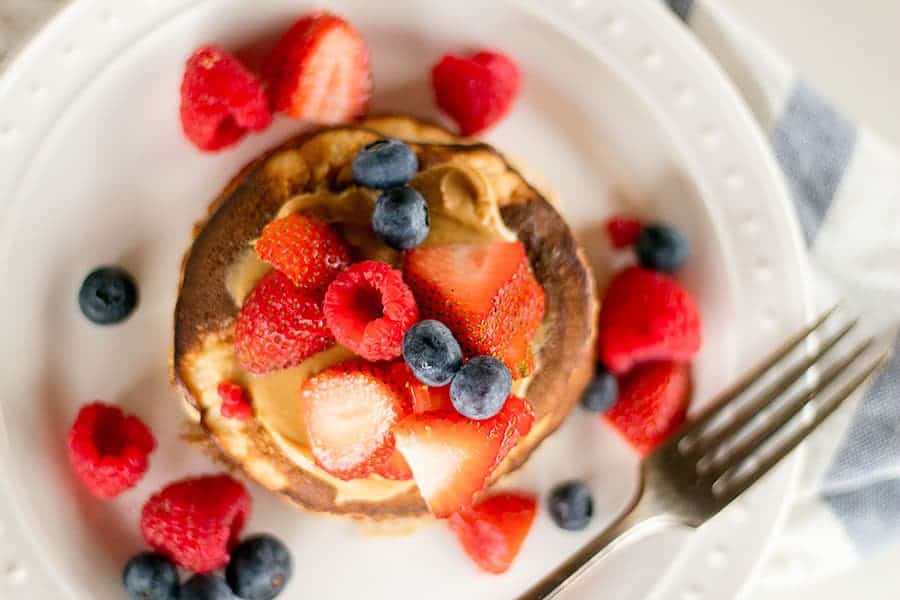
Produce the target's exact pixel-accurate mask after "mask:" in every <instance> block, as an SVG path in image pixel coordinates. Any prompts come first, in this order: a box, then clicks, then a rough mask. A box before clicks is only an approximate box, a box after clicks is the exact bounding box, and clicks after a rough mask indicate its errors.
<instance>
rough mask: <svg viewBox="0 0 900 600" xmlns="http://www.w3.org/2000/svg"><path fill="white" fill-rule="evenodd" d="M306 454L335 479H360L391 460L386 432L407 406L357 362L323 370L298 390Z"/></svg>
mask: <svg viewBox="0 0 900 600" xmlns="http://www.w3.org/2000/svg"><path fill="white" fill-rule="evenodd" d="M300 402H301V407H302V410H303V421H304V423H305V425H306V434H307V437H308V439H309V445H310V450H311V451H312V454H313V457H314V458H315V459H316V462H317V463H318V464H319V466H321V467H322V468H323V469H325V470H326V471H328V472H329V473H331V474H332V475H334V476H335V477H338V478H340V479H345V480H348V479H356V478H360V477H366V476H368V475H370V474H371V473H373V472H375V471H376V469H378V468H379V466H380V465H382V464H383V463H385V462H386V461H388V460H389V459H390V458H391V454H392V453H393V452H394V436H393V435H392V433H391V427H392V426H393V425H394V423H396V422H397V421H398V420H399V419H401V418H403V417H404V416H405V415H407V414H408V413H409V402H408V400H407V398H406V397H405V395H404V394H403V390H401V389H399V388H398V387H397V386H395V385H394V384H393V383H392V382H391V379H390V377H388V376H387V374H386V373H385V372H384V368H383V367H377V366H375V365H371V364H369V363H365V362H363V361H351V362H347V363H343V364H339V365H336V366H333V367H329V368H328V369H325V370H324V371H322V372H321V373H319V374H317V375H314V376H313V377H310V378H309V379H307V380H306V381H304V382H303V385H302V387H301V388H300Z"/></svg>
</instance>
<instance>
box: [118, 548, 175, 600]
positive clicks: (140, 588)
mask: <svg viewBox="0 0 900 600" xmlns="http://www.w3.org/2000/svg"><path fill="white" fill-rule="evenodd" d="M122 585H124V586H125V592H126V593H127V594H128V597H129V598H130V599H131V600H174V598H175V597H176V596H175V594H176V593H177V592H178V569H177V568H176V567H175V565H174V564H172V561H170V560H169V559H168V558H166V557H165V556H162V555H161V554H155V553H153V552H142V553H140V554H138V555H137V556H135V557H133V558H132V559H131V560H129V561H128V564H126V565H125V570H124V571H123V572H122Z"/></svg>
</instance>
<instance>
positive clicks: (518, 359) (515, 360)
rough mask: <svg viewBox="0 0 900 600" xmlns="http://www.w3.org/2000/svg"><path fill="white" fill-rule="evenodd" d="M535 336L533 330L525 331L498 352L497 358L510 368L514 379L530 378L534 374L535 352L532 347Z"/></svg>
mask: <svg viewBox="0 0 900 600" xmlns="http://www.w3.org/2000/svg"><path fill="white" fill-rule="evenodd" d="M534 334H535V331H532V330H531V329H523V330H522V331H521V332H520V333H519V334H518V335H516V336H515V337H514V338H513V339H511V340H510V341H509V343H508V344H507V345H506V347H504V348H501V349H500V350H499V351H498V352H497V355H496V356H497V358H499V359H500V360H502V361H503V364H505V365H506V366H507V367H508V368H509V372H510V373H511V374H512V376H513V379H520V378H522V377H528V376H529V375H531V373H532V372H534V366H535V359H534V350H533V349H532V347H531V346H532V341H533V340H534Z"/></svg>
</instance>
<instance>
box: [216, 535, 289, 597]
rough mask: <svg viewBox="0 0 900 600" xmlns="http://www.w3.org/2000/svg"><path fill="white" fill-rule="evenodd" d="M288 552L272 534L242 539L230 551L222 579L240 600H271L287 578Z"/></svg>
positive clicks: (286, 581) (279, 591) (284, 584)
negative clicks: (228, 561)
mask: <svg viewBox="0 0 900 600" xmlns="http://www.w3.org/2000/svg"><path fill="white" fill-rule="evenodd" d="M292 571H293V564H292V561H291V553H290V551H289V550H288V549H287V546H285V545H284V544H283V543H282V542H281V541H280V540H278V539H276V538H274V537H272V536H271V535H256V536H253V537H249V538H247V539H245V540H244V541H243V542H241V543H240V545H238V546H237V547H236V548H235V549H234V551H233V552H232V553H231V562H230V563H228V568H227V569H226V570H225V578H226V580H227V581H228V585H229V586H230V587H231V590H232V591H233V592H234V593H235V594H237V595H238V596H240V597H241V598H243V600H272V598H275V597H276V596H278V594H280V593H281V591H282V590H283V589H284V586H286V585H287V583H288V581H290V578H291V573H292Z"/></svg>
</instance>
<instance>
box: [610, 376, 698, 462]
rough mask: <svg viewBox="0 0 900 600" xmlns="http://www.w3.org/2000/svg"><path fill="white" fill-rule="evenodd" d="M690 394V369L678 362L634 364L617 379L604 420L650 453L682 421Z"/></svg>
mask: <svg viewBox="0 0 900 600" xmlns="http://www.w3.org/2000/svg"><path fill="white" fill-rule="evenodd" d="M690 396H691V370H690V367H689V366H688V365H686V364H684V363H680V362H666V361H661V362H654V363H649V364H646V365H641V366H638V367H636V368H635V369H634V370H632V371H631V372H629V373H628V374H627V375H625V376H624V377H623V378H622V379H621V381H620V382H619V400H618V401H617V402H616V404H615V406H613V407H612V408H611V409H610V410H609V411H607V413H606V415H604V416H605V418H606V420H607V421H608V422H609V423H610V424H611V425H612V426H613V427H615V428H616V430H618V432H619V433H620V434H622V436H623V437H624V438H625V439H626V440H628V442H629V443H631V445H632V446H633V447H634V449H635V450H637V451H638V452H640V453H641V454H644V455H646V454H649V453H650V452H652V451H653V449H654V448H656V447H657V446H658V445H659V444H661V443H662V442H664V441H665V440H666V438H668V437H669V436H670V435H671V434H672V433H673V432H674V431H675V430H676V429H678V428H679V427H680V426H681V425H682V423H684V418H685V415H686V414H687V407H688V403H689V402H690Z"/></svg>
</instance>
